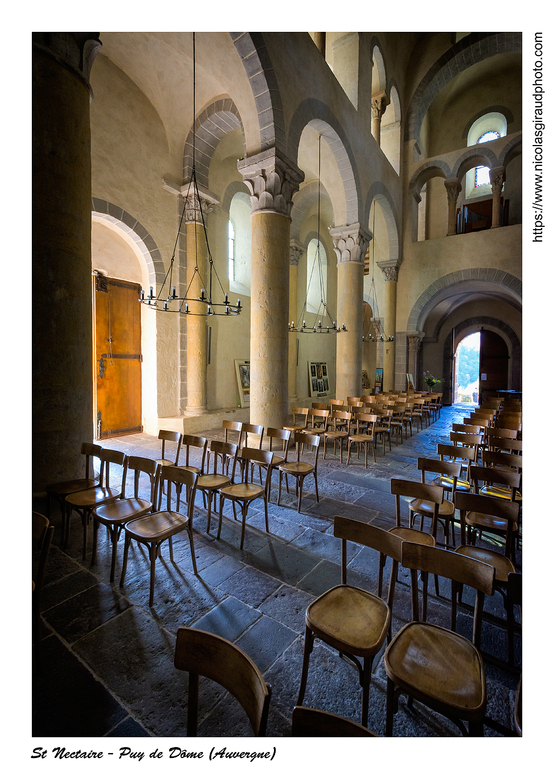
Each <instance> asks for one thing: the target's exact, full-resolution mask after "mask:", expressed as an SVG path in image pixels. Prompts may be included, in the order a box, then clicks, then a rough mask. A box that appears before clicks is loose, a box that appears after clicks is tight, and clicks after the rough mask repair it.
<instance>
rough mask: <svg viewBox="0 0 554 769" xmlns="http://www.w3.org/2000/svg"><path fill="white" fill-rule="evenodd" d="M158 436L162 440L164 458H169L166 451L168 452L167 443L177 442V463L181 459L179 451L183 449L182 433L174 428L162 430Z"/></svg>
mask: <svg viewBox="0 0 554 769" xmlns="http://www.w3.org/2000/svg"><path fill="white" fill-rule="evenodd" d="M158 438H159V439H160V440H161V442H162V459H167V457H166V455H165V452H166V448H167V447H166V443H168V442H169V443H176V444H177V446H176V449H175V464H177V462H178V461H179V452H180V451H181V438H182V436H181V433H179V432H176V431H174V430H160V431H159V433H158Z"/></svg>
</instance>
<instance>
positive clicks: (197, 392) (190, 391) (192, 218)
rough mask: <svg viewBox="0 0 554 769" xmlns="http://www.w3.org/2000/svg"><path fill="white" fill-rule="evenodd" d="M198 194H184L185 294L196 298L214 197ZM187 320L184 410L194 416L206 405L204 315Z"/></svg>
mask: <svg viewBox="0 0 554 769" xmlns="http://www.w3.org/2000/svg"><path fill="white" fill-rule="evenodd" d="M187 189H189V186H187ZM199 194H200V200H198V198H197V197H196V196H195V195H189V196H187V197H185V229H186V236H187V238H186V240H187V270H186V274H187V295H190V296H193V297H199V296H200V293H201V290H202V289H203V288H205V287H206V275H207V257H208V254H207V247H206V233H205V230H204V224H203V216H204V218H205V217H206V216H207V215H208V213H210V212H211V211H213V208H214V206H213V200H208V199H207V198H205V197H203V196H202V194H201V193H199ZM197 267H198V270H197V269H196V268H197ZM207 288H209V287H207ZM189 306H190V309H191V312H196V311H198V309H199V306H198V303H197V302H191V304H190V305H189ZM200 309H203V308H200ZM205 309H207V307H206V308H205ZM186 323H187V408H186V412H185V413H186V415H190V416H197V415H199V414H204V413H205V412H206V410H207V407H208V385H207V377H208V372H207V345H206V316H205V315H187V316H186Z"/></svg>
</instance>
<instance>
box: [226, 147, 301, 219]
mask: <svg viewBox="0 0 554 769" xmlns="http://www.w3.org/2000/svg"><path fill="white" fill-rule="evenodd" d="M237 168H238V170H239V171H240V173H241V174H242V178H243V180H244V183H245V184H246V186H247V187H248V190H249V192H250V203H251V205H252V213H253V214H254V213H257V212H259V211H273V212H274V213H277V214H283V215H284V216H288V217H290V212H291V209H292V198H293V195H294V194H295V192H297V191H298V188H299V186H300V184H301V182H302V181H303V180H304V172H303V171H301V170H300V169H299V168H298V167H297V166H296V165H295V164H294V163H292V162H291V161H290V160H289V159H288V158H286V157H285V156H284V155H282V154H281V153H280V152H279V151H278V150H277V149H276V148H275V147H271V148H270V149H268V150H265V151H264V152H260V154H259V155H255V156H254V157H250V158H245V159H244V160H239V162H238V163H237Z"/></svg>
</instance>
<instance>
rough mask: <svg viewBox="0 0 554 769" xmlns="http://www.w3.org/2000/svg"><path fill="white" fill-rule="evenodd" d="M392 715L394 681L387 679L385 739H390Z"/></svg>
mask: <svg viewBox="0 0 554 769" xmlns="http://www.w3.org/2000/svg"><path fill="white" fill-rule="evenodd" d="M393 715H394V681H391V679H390V678H387V720H386V725H385V737H392V722H393Z"/></svg>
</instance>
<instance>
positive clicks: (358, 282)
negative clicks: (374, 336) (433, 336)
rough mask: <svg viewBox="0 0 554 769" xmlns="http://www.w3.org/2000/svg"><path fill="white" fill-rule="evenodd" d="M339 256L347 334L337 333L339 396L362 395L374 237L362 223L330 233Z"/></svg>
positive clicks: (342, 318) (341, 303)
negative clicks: (368, 265) (368, 259)
mask: <svg viewBox="0 0 554 769" xmlns="http://www.w3.org/2000/svg"><path fill="white" fill-rule="evenodd" d="M329 232H330V234H331V237H332V238H333V247H334V250H335V253H336V255H337V317H338V318H340V323H341V324H342V323H344V324H345V325H346V328H347V331H346V332H342V331H341V332H340V333H339V334H337V389H336V397H337V398H340V399H342V400H344V401H346V399H347V397H348V396H351V395H361V381H362V335H363V309H362V308H363V289H364V258H365V253H366V251H367V247H368V245H369V241H370V239H371V234H370V233H369V232H368V231H367V230H366V229H364V228H363V227H362V226H361V225H360V224H351V225H346V226H344V227H334V228H332V229H330V230H329Z"/></svg>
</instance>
